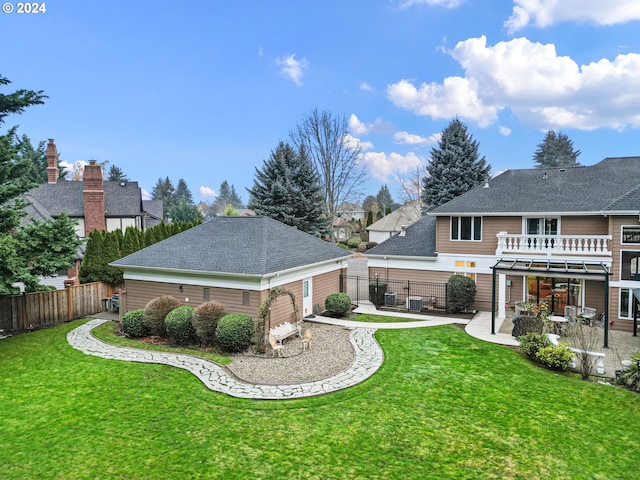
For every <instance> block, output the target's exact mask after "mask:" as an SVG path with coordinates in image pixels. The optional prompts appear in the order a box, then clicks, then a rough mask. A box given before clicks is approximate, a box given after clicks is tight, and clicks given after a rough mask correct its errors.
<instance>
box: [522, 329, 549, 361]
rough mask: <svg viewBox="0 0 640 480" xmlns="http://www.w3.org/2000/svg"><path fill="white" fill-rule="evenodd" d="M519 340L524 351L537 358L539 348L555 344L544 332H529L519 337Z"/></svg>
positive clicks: (527, 354) (528, 355)
mask: <svg viewBox="0 0 640 480" xmlns="http://www.w3.org/2000/svg"><path fill="white" fill-rule="evenodd" d="M518 340H519V341H520V348H521V349H522V351H523V352H524V353H525V355H526V356H527V357H530V358H532V359H535V358H536V353H538V350H540V349H541V348H545V347H549V346H551V345H553V344H552V343H551V340H549V337H547V336H546V335H543V334H542V333H527V334H525V335H522V336H521V337H519V338H518Z"/></svg>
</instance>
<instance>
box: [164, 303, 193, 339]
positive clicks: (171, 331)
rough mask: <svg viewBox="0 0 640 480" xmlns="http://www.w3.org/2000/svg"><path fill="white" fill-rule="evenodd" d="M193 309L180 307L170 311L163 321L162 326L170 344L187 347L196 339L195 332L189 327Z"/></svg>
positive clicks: (191, 326)
mask: <svg viewBox="0 0 640 480" xmlns="http://www.w3.org/2000/svg"><path fill="white" fill-rule="evenodd" d="M192 315H193V307H188V306H182V307H177V308H174V309H173V310H171V311H170V312H169V313H168V314H167V316H166V318H165V319H164V326H165V328H166V330H167V335H169V339H170V340H171V343H174V344H176V345H187V344H189V343H192V342H193V341H194V340H195V338H196V331H195V329H194V328H193V325H191V316H192Z"/></svg>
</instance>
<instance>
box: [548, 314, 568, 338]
mask: <svg viewBox="0 0 640 480" xmlns="http://www.w3.org/2000/svg"><path fill="white" fill-rule="evenodd" d="M549 321H550V322H551V323H552V324H553V331H554V333H557V334H561V333H562V330H563V327H564V325H565V323H568V322H569V320H567V319H566V318H565V317H561V316H560V315H549Z"/></svg>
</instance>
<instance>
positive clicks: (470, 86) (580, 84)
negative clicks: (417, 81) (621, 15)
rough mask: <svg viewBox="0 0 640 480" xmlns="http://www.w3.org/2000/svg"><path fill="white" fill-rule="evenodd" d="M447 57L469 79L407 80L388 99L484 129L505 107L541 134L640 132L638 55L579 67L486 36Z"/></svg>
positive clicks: (540, 48)
mask: <svg viewBox="0 0 640 480" xmlns="http://www.w3.org/2000/svg"><path fill="white" fill-rule="evenodd" d="M450 55H451V56H452V57H453V58H454V59H455V60H457V61H458V62H459V63H460V65H461V66H462V67H463V68H464V71H465V76H464V77H457V76H456V77H447V78H445V79H444V80H443V81H442V83H439V84H438V83H431V84H424V83H423V84H422V85H419V86H417V87H416V86H415V85H414V84H413V83H412V82H411V81H409V80H404V79H403V80H400V81H398V82H397V83H395V84H392V85H389V86H388V87H387V96H388V98H389V100H391V102H393V103H394V104H395V105H397V106H398V107H401V108H405V109H407V110H412V111H413V112H414V113H416V114H417V115H426V116H431V117H433V118H437V119H450V118H452V117H454V116H459V117H461V118H463V119H468V120H472V121H475V122H477V123H478V125H480V126H481V127H486V126H487V125H489V124H491V123H493V122H494V121H496V120H497V116H498V113H499V112H500V111H501V110H503V109H506V108H509V109H510V110H511V111H512V112H513V113H514V114H515V115H516V116H517V117H518V118H520V120H521V121H522V122H523V123H525V124H527V125H529V126H533V127H535V128H541V129H548V128H578V129H583V130H591V129H594V128H601V127H610V128H617V129H620V128H624V127H625V126H629V125H631V126H635V127H640V91H639V90H638V89H637V79H638V78H640V54H635V53H629V54H624V55H618V56H617V57H616V58H615V59H614V60H608V59H601V60H599V61H597V62H592V63H590V64H588V65H582V66H580V65H578V64H577V63H576V62H575V61H574V60H573V59H572V58H571V57H568V56H560V55H558V54H557V52H556V48H555V45H553V44H544V45H543V44H540V43H536V42H531V41H530V40H528V39H526V38H515V39H513V40H510V41H508V42H499V43H497V44H496V45H494V46H487V42H486V38H485V37H484V36H482V37H479V38H469V39H467V40H465V41H462V42H459V43H458V44H457V45H456V46H455V47H454V48H453V50H451V51H450Z"/></svg>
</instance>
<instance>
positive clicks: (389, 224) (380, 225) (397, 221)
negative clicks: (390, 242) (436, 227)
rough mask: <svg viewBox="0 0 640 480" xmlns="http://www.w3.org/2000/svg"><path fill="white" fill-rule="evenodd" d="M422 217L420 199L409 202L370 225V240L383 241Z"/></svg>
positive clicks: (368, 229) (368, 228)
mask: <svg viewBox="0 0 640 480" xmlns="http://www.w3.org/2000/svg"><path fill="white" fill-rule="evenodd" d="M421 217H422V214H421V213H420V201H419V200H416V201H413V202H409V203H407V204H405V205H403V206H402V207H400V208H397V209H396V210H394V211H393V212H391V213H390V214H389V215H385V216H384V217H382V218H381V219H380V220H378V221H377V222H374V223H372V224H371V225H369V226H368V227H367V231H368V232H369V242H375V243H382V242H384V241H385V240H387V239H388V238H391V237H393V236H394V235H398V234H400V233H401V232H402V231H403V230H404V229H406V228H407V227H408V226H409V225H412V224H413V223H415V222H417V221H418V220H420V218H421Z"/></svg>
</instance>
